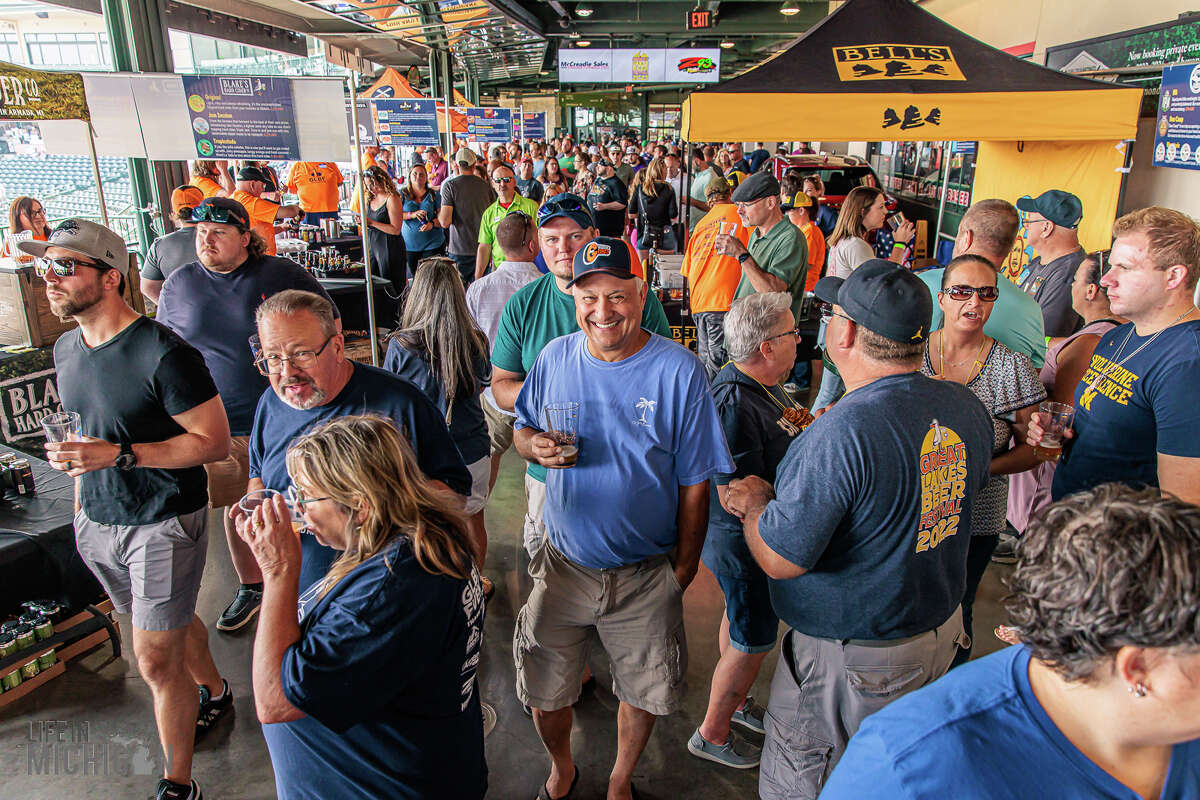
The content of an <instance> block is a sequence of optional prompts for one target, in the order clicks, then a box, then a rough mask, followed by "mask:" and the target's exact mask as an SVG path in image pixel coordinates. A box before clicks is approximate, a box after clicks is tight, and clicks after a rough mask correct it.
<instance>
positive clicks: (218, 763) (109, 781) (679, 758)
mask: <svg viewBox="0 0 1200 800" xmlns="http://www.w3.org/2000/svg"><path fill="white" fill-rule="evenodd" d="M521 472H522V466H521V463H520V462H519V460H518V459H517V458H516V457H515V455H514V454H512V453H511V452H510V454H509V455H508V456H507V458H506V461H505V463H504V468H503V470H502V471H501V474H500V479H499V481H498V482H497V485H496V490H495V493H494V494H493V496H492V499H491V501H490V503H489V504H488V508H487V523H488V532H489V537H490V548H489V550H488V563H487V570H486V572H487V574H488V575H489V576H490V577H492V579H493V580H494V581H495V582H496V584H497V594H496V597H495V598H494V600H493V601H492V603H491V605H490V606H489V609H488V625H487V639H486V641H485V643H484V658H483V664H482V668H481V672H480V676H481V683H482V692H483V698H484V699H485V700H486V701H487V702H489V703H491V704H492V705H493V706H494V707H495V708H496V711H497V712H498V715H499V722H498V724H497V726H496V729H495V730H494V731H493V732H492V734H491V736H490V737H489V738H488V739H487V759H488V766H489V768H490V770H491V772H490V787H491V789H490V792H489V797H492V798H499V799H500V800H523V799H524V798H533V797H534V796H535V795H536V793H537V788H538V786H539V783H540V782H541V781H542V780H544V779H545V776H546V774H547V771H548V767H549V761H548V759H547V757H546V755H545V752H544V750H543V749H542V746H541V743H540V742H539V741H538V738H537V734H536V732H535V731H534V728H533V722H532V721H531V720H530V719H529V718H528V717H526V716H525V715H524V714H523V713H522V711H521V707H520V705H519V704H518V703H517V700H516V697H515V695H514V693H513V685H514V675H513V663H512V631H513V620H514V618H515V616H516V613H517V611H518V610H519V609H520V607H521V603H522V601H523V599H524V597H525V596H526V595H527V594H528V592H529V586H530V580H529V577H528V576H527V574H526V573H525V567H526V565H527V563H528V557H527V556H526V554H525V551H524V549H523V548H522V547H521V536H520V530H521V518H522V515H523V513H524V496H523V490H522V479H521ZM213 523H214V524H213V525H212V527H211V528H210V530H212V531H219V530H220V528H219V522H217V521H216V518H215V517H214V518H213ZM1008 570H1009V568H1007V567H1001V566H997V565H993V566H992V567H991V568H990V569H989V570H988V572H987V574H986V575H985V576H984V580H983V585H982V586H981V587H980V591H979V598H978V600H977V601H976V605H975V609H976V612H975V613H976V631H977V633H978V645H977V647H976V648H975V653H976V655H984V654H986V653H990V652H992V651H994V650H997V649H999V647H1001V643H1000V642H998V641H997V640H996V639H995V637H993V636H992V635H991V629H992V627H993V626H994V625H996V624H999V623H1000V622H1002V621H1003V612H1002V610H1001V609H1000V605H999V599H1000V597H1001V596H1002V595H1003V592H1004V590H1003V587H1002V586H1001V583H1000V578H1001V577H1002V576H1004V575H1006V574H1007V572H1008ZM205 577H206V580H205V584H204V587H203V588H202V589H201V591H200V600H199V607H198V613H199V614H200V617H201V618H202V619H204V620H206V621H210V632H211V633H210V636H211V645H212V651H213V656H214V658H215V659H216V662H217V665H218V666H219V667H220V668H221V670H222V672H223V674H224V675H225V676H226V678H227V679H228V680H229V682H230V684H231V685H232V686H233V690H234V693H235V708H236V712H235V714H234V716H233V718H232V719H230V720H227V721H223V722H222V723H221V724H220V725H219V727H218V728H217V730H215V731H214V732H213V733H212V734H210V736H209V738H208V739H206V740H205V741H204V742H203V744H202V745H201V747H200V749H199V750H198V752H197V753H196V760H195V771H194V774H195V776H196V777H197V779H198V780H199V781H200V783H201V786H202V788H203V790H204V795H205V797H206V798H207V800H239V799H241V798H248V799H253V800H259V799H261V798H271V797H274V796H275V792H274V776H273V773H272V771H271V762H270V758H269V757H268V754H267V748H266V744H265V742H264V741H263V738H262V735H261V732H260V730H259V725H258V722H257V720H256V719H255V716H254V704H253V702H252V699H251V696H250V657H251V645H252V641H253V632H254V626H250V627H248V628H247V629H246V630H244V631H242V632H239V633H238V634H235V635H228V634H219V633H217V632H216V630H215V628H212V627H211V621H213V620H215V619H216V617H217V615H218V614H219V613H220V612H221V610H222V609H223V608H224V607H225V605H226V603H227V602H228V601H229V599H230V598H231V596H232V587H234V586H235V585H236V580H235V577H234V573H233V568H232V566H231V565H230V562H229V557H228V555H227V551H226V547H225V543H224V538H223V537H222V536H220V535H214V536H212V537H211V539H210V546H209V558H208V567H207V573H206V576H205ZM684 609H685V616H686V622H687V637H688V650H689V656H690V657H689V667H688V684H689V686H690V690H689V693H688V699H687V711H686V712H685V713H682V714H677V715H675V716H672V717H668V718H663V719H660V720H659V722H658V724H657V726H656V728H655V731H654V735H653V736H652V737H651V740H650V743H649V746H648V747H647V749H646V752H645V754H644V755H643V757H642V760H641V762H640V764H639V768H638V771H637V774H636V776H635V783H637V785H638V788H639V789H640V790H641V793H642V794H643V795H644V796H645V797H648V798H657V799H658V800H665V798H679V797H687V798H695V799H696V800H701V799H702V798H718V797H719V798H731V797H736V798H750V797H757V785H758V771H757V770H746V771H738V770H732V769H728V768H725V767H720V766H718V765H716V764H713V763H710V762H707V761H701V760H699V759H696V758H695V757H693V756H691V755H689V754H688V752H687V749H686V743H687V739H688V737H689V736H690V735H691V733H692V731H693V730H694V729H695V727H696V726H697V725H698V724H699V722H700V720H701V719H702V718H703V715H704V709H705V707H706V706H707V700H708V685H709V678H710V677H711V672H712V668H713V665H714V664H715V663H716V658H717V652H718V650H717V628H718V625H719V621H720V618H721V615H722V611H723V602H722V598H721V592H720V589H719V588H718V587H717V583H716V580H715V579H714V578H713V576H712V574H711V573H709V572H708V571H707V570H706V569H705V568H704V567H701V569H700V574H699V576H698V577H697V578H696V581H695V582H694V583H693V584H692V585H691V587H689V589H688V591H687V594H686V595H685V596H684ZM119 621H120V623H121V624H122V625H127V624H128V619H127V618H124V617H123V618H121V619H120V620H119ZM777 654H778V650H776V651H775V652H773V653H772V654H771V655H770V656H769V657H768V659H767V661H766V663H765V665H764V667H763V670H762V673H761V675H760V677H759V680H758V682H757V683H756V684H755V687H754V694H755V696H757V697H759V698H761V699H762V700H764V701H765V700H766V697H767V687H768V685H769V683H770V679H771V674H772V673H773V671H774V668H775V661H776V656H777ZM129 656H130V654H129V651H128V649H126V650H125V651H124V652H123V654H122V657H121V658H119V659H116V660H114V659H112V658H111V655H110V651H109V649H108V648H107V647H104V648H100V649H98V650H96V651H94V652H93V653H91V654H90V655H88V656H86V657H84V658H82V659H80V660H77V661H75V662H73V663H72V664H71V665H70V667H69V668H68V669H67V672H66V673H65V674H64V675H62V676H60V677H58V678H56V679H54V680H52V681H51V682H50V683H48V684H47V685H46V686H44V687H42V688H41V689H40V690H38V691H37V692H35V693H33V694H32V695H30V696H28V697H25V698H22V699H21V700H20V701H18V702H17V703H15V704H14V705H13V706H11V707H8V708H6V709H4V710H3V711H0V787H3V789H0V796H3V797H4V798H30V799H40V798H47V799H48V798H66V797H70V798H79V799H80V800H82V799H83V798H95V799H96V800H100V799H103V800H117V799H120V800H129V799H130V798H136V799H137V800H140V799H141V798H146V797H150V795H151V793H152V791H153V789H154V785H155V782H156V779H157V775H158V774H160V770H161V764H162V759H161V756H160V755H159V747H158V740H157V734H156V733H155V728H154V720H153V713H152V707H151V698H150V692H149V690H148V689H147V688H146V685H145V684H144V683H143V682H142V680H141V678H140V677H139V676H138V673H137V667H136V665H135V664H134V663H133V662H132V661H130V660H129ZM593 668H594V669H595V671H596V675H597V678H598V679H599V681H598V683H599V688H598V690H597V691H596V693H595V694H594V695H593V696H591V697H590V698H587V699H585V700H584V701H583V702H582V703H581V704H580V705H579V706H578V707H577V709H576V711H577V713H576V718H575V732H574V748H575V753H576V757H577V760H578V764H579V768H580V773H581V779H580V785H579V789H578V790H577V792H576V796H577V797H579V798H583V799H584V800H587V799H588V798H602V797H603V796H604V789H605V785H606V778H607V775H608V771H609V769H610V767H611V765H612V761H613V758H614V756H615V753H616V708H617V702H616V700H615V698H614V697H613V695H612V692H611V679H610V678H609V676H608V673H607V664H606V663H605V662H603V661H602V660H600V659H599V658H594V661H593ZM60 721H62V722H65V723H66V726H64V725H62V724H61V722H60ZM72 734H74V736H75V738H76V741H85V742H87V746H88V747H89V748H91V752H92V753H93V758H95V762H94V763H93V765H92V766H89V767H88V770H87V774H82V772H81V770H80V769H79V767H78V763H79V753H80V751H81V748H78V747H77V748H75V749H73V750H72V749H71V748H70V747H69V746H68V745H69V740H70V738H71V735H72ZM60 735H62V736H64V737H65V738H66V739H67V740H68V742H66V743H58V737H59V736H60ZM31 737H32V739H33V740H34V741H31ZM52 741H53V742H55V744H54V748H56V749H57V752H58V753H59V755H60V757H69V758H67V760H66V761H61V760H60V761H59V762H58V764H57V771H56V769H55V767H56V765H55V763H54V761H53V760H50V761H47V762H45V765H46V766H44V767H43V768H42V769H41V770H40V771H39V770H38V769H37V765H36V764H34V763H31V758H30V755H31V752H33V753H37V754H38V755H39V756H40V755H42V754H44V753H45V752H46V749H45V745H46V744H48V743H49V742H52ZM759 743H761V742H759ZM34 748H36V749H34ZM106 765H107V767H106ZM68 769H71V774H68ZM97 770H98V771H99V773H100V774H95V772H96V771H97ZM331 800H332V799H331Z"/></svg>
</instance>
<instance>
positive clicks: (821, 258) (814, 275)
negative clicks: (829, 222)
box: [800, 222, 825, 292]
mask: <svg viewBox="0 0 1200 800" xmlns="http://www.w3.org/2000/svg"><path fill="white" fill-rule="evenodd" d="M800 230H801V232H802V233H803V234H804V238H805V239H807V240H808V275H807V276H806V277H805V278H804V291H806V292H811V291H812V290H813V287H814V286H816V285H817V281H818V280H820V279H821V268H822V267H823V266H825V234H823V233H821V229H820V228H818V227H817V223H815V222H809V223H808V224H806V225H803V226H801V227H800Z"/></svg>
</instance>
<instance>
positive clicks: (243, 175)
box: [237, 167, 270, 183]
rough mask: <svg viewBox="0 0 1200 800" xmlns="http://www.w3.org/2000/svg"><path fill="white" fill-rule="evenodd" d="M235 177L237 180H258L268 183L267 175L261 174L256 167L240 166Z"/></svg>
mask: <svg viewBox="0 0 1200 800" xmlns="http://www.w3.org/2000/svg"><path fill="white" fill-rule="evenodd" d="M237 179H238V180H239V181H258V182H259V183H270V181H269V180H267V176H266V175H263V173H262V170H261V169H259V168H258V167H242V168H241V169H240V170H238V176H237Z"/></svg>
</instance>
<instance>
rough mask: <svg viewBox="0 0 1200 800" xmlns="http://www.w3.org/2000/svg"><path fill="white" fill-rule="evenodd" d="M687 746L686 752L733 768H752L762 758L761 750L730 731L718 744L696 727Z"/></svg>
mask: <svg viewBox="0 0 1200 800" xmlns="http://www.w3.org/2000/svg"><path fill="white" fill-rule="evenodd" d="M687 748H688V752H689V753H691V754H692V755H694V756H696V758H703V759H705V760H707V761H713V762H715V763H717V764H720V765H722V766H725V767H733V768H734V769H753V768H754V767H757V766H758V762H759V760H760V759H761V758H762V751H761V750H759V749H758V748H757V747H755V746H754V745H752V744H750V743H749V742H746V741H743V740H742V739H741V738H739V737H737V736H735V735H734V734H733V732H732V731H731V732H730V733H729V738H728V739H726V740H725V744H720V745H718V744H713V743H712V742H710V741H708V740H707V739H705V738H704V737H703V736H701V735H700V729H699V728H697V729H696V732H695V733H693V734H692V738H691V739H689V740H688V746H687Z"/></svg>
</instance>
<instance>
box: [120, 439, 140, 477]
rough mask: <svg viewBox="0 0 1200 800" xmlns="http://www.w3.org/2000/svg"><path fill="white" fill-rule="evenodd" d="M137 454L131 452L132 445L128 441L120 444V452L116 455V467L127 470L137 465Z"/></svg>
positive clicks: (123, 470)
mask: <svg viewBox="0 0 1200 800" xmlns="http://www.w3.org/2000/svg"><path fill="white" fill-rule="evenodd" d="M137 461H138V459H137V454H136V453H134V452H133V445H132V444H130V443H129V442H123V443H122V444H121V452H120V453H119V454H118V455H117V465H116V466H117V469H119V470H121V471H122V472H128V471H129V470H131V469H133V468H134V467H136V466H137Z"/></svg>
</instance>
